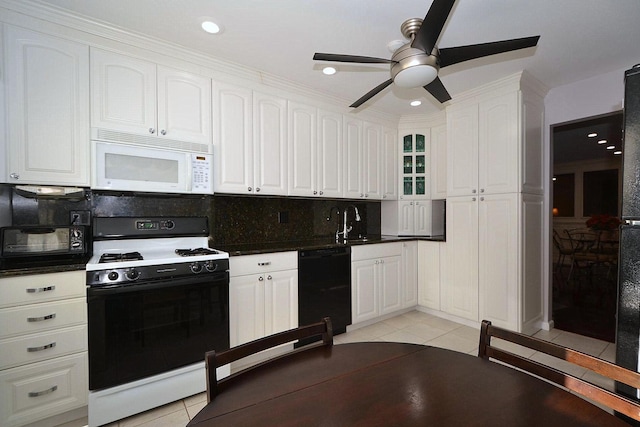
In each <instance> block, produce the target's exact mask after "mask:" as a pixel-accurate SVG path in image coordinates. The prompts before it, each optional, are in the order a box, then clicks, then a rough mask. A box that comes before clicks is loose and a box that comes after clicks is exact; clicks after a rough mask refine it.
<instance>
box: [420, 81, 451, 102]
mask: <svg viewBox="0 0 640 427" xmlns="http://www.w3.org/2000/svg"><path fill="white" fill-rule="evenodd" d="M424 88H425V89H426V90H427V92H429V93H430V94H431V95H433V97H434V98H435V99H437V100H438V101H440V103H444V102H447V101H448V100H450V99H451V95H449V92H447V89H445V88H444V85H443V84H442V80H440V77H436V79H435V80H434V81H432V82H431V83H429V84H428V85H426V86H424Z"/></svg>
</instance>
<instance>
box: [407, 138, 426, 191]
mask: <svg viewBox="0 0 640 427" xmlns="http://www.w3.org/2000/svg"><path fill="white" fill-rule="evenodd" d="M401 138H402V153H401V156H400V158H401V159H402V165H401V168H400V170H401V176H400V183H401V188H400V198H401V199H409V198H410V199H422V198H424V199H428V198H429V197H430V182H429V169H430V168H429V161H430V159H429V153H430V150H429V142H430V141H429V133H427V132H415V133H405V134H403V135H402V136H401Z"/></svg>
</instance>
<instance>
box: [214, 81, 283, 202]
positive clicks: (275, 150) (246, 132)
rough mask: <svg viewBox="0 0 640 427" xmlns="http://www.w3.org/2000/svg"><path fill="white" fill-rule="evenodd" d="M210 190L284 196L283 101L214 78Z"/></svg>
mask: <svg viewBox="0 0 640 427" xmlns="http://www.w3.org/2000/svg"><path fill="white" fill-rule="evenodd" d="M213 93H214V95H213V114H214V117H215V118H216V123H215V129H216V132H215V133H214V162H215V165H216V167H215V175H214V191H215V192H220V193H238V194H266V195H286V194H287V136H286V135H287V130H286V129H287V126H286V123H287V108H286V101H285V100H283V99H281V98H277V97H274V96H271V95H266V94H262V93H259V92H254V91H252V90H251V89H247V88H244V87H242V86H239V85H234V84H230V83H225V82H215V83H214V91H213Z"/></svg>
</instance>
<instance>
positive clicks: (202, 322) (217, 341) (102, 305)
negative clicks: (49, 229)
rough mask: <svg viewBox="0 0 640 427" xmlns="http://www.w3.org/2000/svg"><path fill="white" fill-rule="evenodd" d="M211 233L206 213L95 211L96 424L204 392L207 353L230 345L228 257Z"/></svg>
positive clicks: (90, 276)
mask: <svg viewBox="0 0 640 427" xmlns="http://www.w3.org/2000/svg"><path fill="white" fill-rule="evenodd" d="M208 231H209V230H208V224H207V219H206V218H193V217H176V218H94V223H93V236H94V239H96V240H95V241H94V245H93V251H94V252H93V256H92V258H91V259H90V260H89V262H88V263H87V266H86V271H87V311H88V323H89V389H90V393H89V425H90V426H97V425H102V424H106V423H110V422H113V421H115V420H118V419H121V418H125V417H128V416H131V415H133V414H136V413H139V412H143V411H146V410H149V409H152V408H155V407H158V406H161V405H164V404H166V403H169V402H173V401H175V400H179V399H182V398H185V397H188V396H190V395H193V394H197V393H200V392H202V391H204V390H205V388H206V381H205V368H204V353H205V352H206V351H209V350H223V349H226V348H228V347H229V272H228V269H229V254H227V253H226V252H222V251H218V250H215V249H211V248H209V247H208ZM218 375H219V378H221V377H224V376H227V375H229V367H228V366H226V367H223V368H222V369H221V370H220V371H219V372H218Z"/></svg>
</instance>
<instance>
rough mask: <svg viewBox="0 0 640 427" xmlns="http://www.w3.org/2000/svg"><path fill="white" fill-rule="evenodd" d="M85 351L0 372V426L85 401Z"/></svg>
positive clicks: (44, 415)
mask: <svg viewBox="0 0 640 427" xmlns="http://www.w3.org/2000/svg"><path fill="white" fill-rule="evenodd" d="M88 389H89V386H88V382H87V353H86V352H83V353H80V354H74V355H71V356H65V357H58V358H55V359H53V360H48V361H46V362H41V363H34V364H31V365H27V366H21V367H19V368H14V369H7V370H5V371H2V372H0V396H3V398H2V399H0V425H2V426H4V427H14V426H21V425H25V424H28V423H31V422H34V421H37V420H41V419H44V418H48V417H51V416H53V415H57V414H61V413H63V412H66V411H69V410H71V409H75V408H79V407H82V406H84V405H86V404H87V398H88V394H89V393H88Z"/></svg>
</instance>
